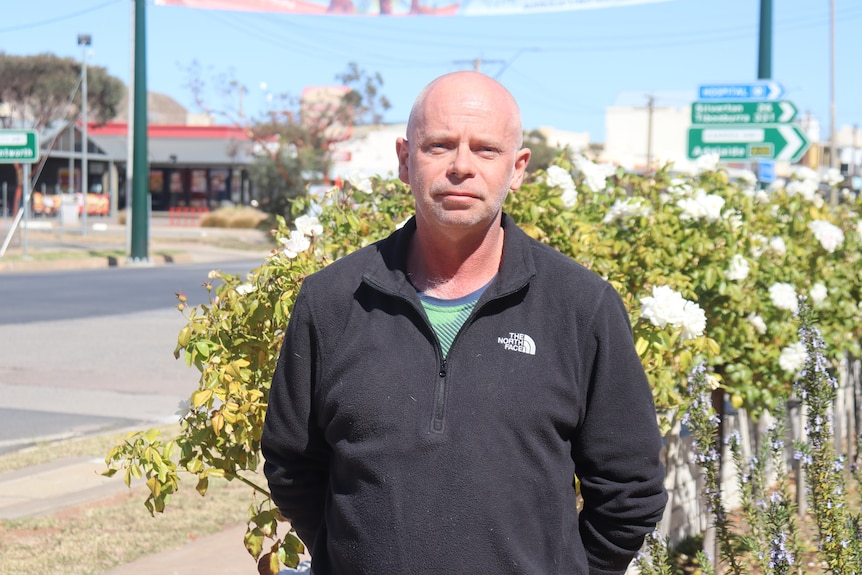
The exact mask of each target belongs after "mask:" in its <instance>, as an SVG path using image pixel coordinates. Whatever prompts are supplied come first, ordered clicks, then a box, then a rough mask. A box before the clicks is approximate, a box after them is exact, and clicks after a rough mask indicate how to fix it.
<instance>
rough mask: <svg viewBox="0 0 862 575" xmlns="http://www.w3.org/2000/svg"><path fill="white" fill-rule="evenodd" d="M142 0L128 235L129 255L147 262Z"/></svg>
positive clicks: (139, 2) (138, 1)
mask: <svg viewBox="0 0 862 575" xmlns="http://www.w3.org/2000/svg"><path fill="white" fill-rule="evenodd" d="M146 21H147V20H146V2H145V0H135V46H134V53H135V60H134V61H135V72H134V88H135V93H134V114H135V116H134V118H130V120H132V129H133V133H134V141H133V142H132V238H131V240H132V241H131V248H132V249H131V253H130V254H129V259H130V261H132V262H140V263H142V262H149V261H150V257H149V219H150V206H149V196H150V189H149V175H150V166H149V161H148V159H147V35H146V30H147V29H146Z"/></svg>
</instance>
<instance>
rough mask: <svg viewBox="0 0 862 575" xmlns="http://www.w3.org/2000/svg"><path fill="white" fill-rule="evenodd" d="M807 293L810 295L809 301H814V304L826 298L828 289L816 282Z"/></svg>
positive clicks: (818, 303)
mask: <svg viewBox="0 0 862 575" xmlns="http://www.w3.org/2000/svg"><path fill="white" fill-rule="evenodd" d="M808 294H809V295H810V296H811V301H812V302H814V305H820V304H821V303H823V302H824V301H825V300H826V296H828V295H829V290H828V289H826V286H825V285H823V284H822V283H816V284H814V285H813V286H811V291H809V292H808Z"/></svg>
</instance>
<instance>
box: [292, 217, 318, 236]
mask: <svg viewBox="0 0 862 575" xmlns="http://www.w3.org/2000/svg"><path fill="white" fill-rule="evenodd" d="M293 225H295V226H296V229H297V230H298V231H300V232H302V235H304V236H309V237H314V236H319V235H321V234H322V233H323V226H321V225H320V221H318V219H317V217H316V216H299V217H298V218H296V220H294V222H293Z"/></svg>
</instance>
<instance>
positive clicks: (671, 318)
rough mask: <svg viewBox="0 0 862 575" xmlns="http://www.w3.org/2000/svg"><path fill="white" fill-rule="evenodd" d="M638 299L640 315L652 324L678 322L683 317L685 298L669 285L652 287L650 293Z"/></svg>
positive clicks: (660, 325) (658, 325)
mask: <svg viewBox="0 0 862 575" xmlns="http://www.w3.org/2000/svg"><path fill="white" fill-rule="evenodd" d="M640 301H641V305H642V306H643V307H642V309H641V317H644V318H646V319H648V320H649V321H650V323H652V324H653V325H654V326H657V327H664V326H666V325H668V324H671V325H676V324H680V323H682V321H683V319H684V317H685V316H684V314H683V307H684V306H685V298H683V297H682V295H680V294H679V293H677V292H675V291H673V290H672V289H671V288H670V287H669V286H656V287H654V288H652V295H651V296H645V297H642V298H640Z"/></svg>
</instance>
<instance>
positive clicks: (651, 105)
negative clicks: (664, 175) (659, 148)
mask: <svg viewBox="0 0 862 575" xmlns="http://www.w3.org/2000/svg"><path fill="white" fill-rule="evenodd" d="M654 112H655V96H653V95H652V94H649V95H647V144H646V173H647V174H648V173H650V172H651V171H652V117H653V113H654Z"/></svg>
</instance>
